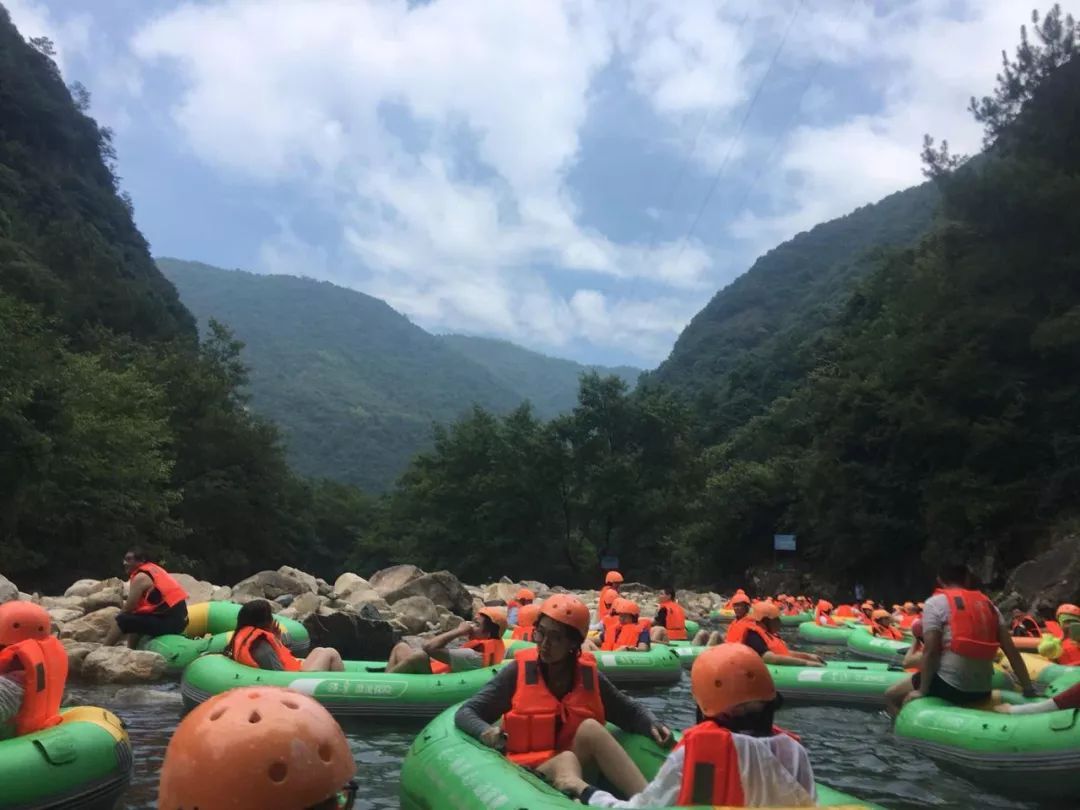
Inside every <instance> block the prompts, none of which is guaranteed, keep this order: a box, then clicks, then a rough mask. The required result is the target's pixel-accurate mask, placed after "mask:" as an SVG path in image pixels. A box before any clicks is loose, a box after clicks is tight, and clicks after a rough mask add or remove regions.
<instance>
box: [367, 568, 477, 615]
mask: <svg viewBox="0 0 1080 810" xmlns="http://www.w3.org/2000/svg"><path fill="white" fill-rule="evenodd" d="M409 596H426V597H427V598H428V599H430V600H431V601H432V602H434V603H435V604H436V605H442V606H443V607H445V608H447V609H448V610H450V611H452V612H453V613H456V614H457V615H458V616H462V617H464V618H466V619H471V618H472V616H473V598H472V596H471V595H470V594H469V592H468V591H467V590H466V589H465V586H464V585H462V584H461V583H460V582H458V578H457V577H455V576H454V575H453V574H451V573H450V572H449V571H435V572H434V573H431V574H424V575H423V576H420V577H417V578H416V579H412V580H410V581H409V582H408V583H406V584H405V585H403V586H402V587H400V588H398V589H397V590H394V591H391V592H390V593H388V594H386V601H387V602H389V603H390V604H391V605H393V604H394V603H395V602H397V601H398V600H399V599H405V598H407V597H409Z"/></svg>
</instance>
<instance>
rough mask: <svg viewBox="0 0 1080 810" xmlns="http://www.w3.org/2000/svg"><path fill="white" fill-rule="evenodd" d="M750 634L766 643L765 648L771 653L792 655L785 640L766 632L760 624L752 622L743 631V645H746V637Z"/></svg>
mask: <svg viewBox="0 0 1080 810" xmlns="http://www.w3.org/2000/svg"><path fill="white" fill-rule="evenodd" d="M750 633H755V634H757V635H758V636H760V637H761V640H762V641H764V642H765V646H766V647H768V648H769V652H771V653H776V654H777V655H791V650H790V649H788V645H787V644H785V643H784V640H783V639H782V638H780V636H774V635H773V634H772V633H770V632H769V631H768V630H766V629H765V628H764V627H762V625H761V624H760V623H759V622H756V621H754V620H753V619H751V620H750V623H749V624H748V625H747V626H746V629H745V630H744V631H743V634H742V639H741V643H743V644H745V643H746V636H747V635H749V634H750Z"/></svg>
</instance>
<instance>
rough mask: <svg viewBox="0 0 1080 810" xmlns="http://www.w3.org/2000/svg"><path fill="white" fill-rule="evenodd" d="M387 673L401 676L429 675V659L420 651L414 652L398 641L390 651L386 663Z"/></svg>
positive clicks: (404, 643)
mask: <svg viewBox="0 0 1080 810" xmlns="http://www.w3.org/2000/svg"><path fill="white" fill-rule="evenodd" d="M386 671H387V672H397V673H401V674H417V673H421V674H429V675H430V674H431V659H430V658H428V656H427V654H426V653H424V652H423V651H422V650H414V649H413V648H412V647H410V646H409V645H408V644H407V643H406V642H404V641H399V642H398V643H397V644H396V645H395V646H394V649H392V650H391V651H390V657H389V658H388V659H387V661H386Z"/></svg>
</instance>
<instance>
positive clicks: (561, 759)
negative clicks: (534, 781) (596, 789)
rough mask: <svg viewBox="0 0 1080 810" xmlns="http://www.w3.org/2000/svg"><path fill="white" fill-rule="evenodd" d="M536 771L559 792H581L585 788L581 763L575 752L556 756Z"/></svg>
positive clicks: (566, 752)
mask: <svg viewBox="0 0 1080 810" xmlns="http://www.w3.org/2000/svg"><path fill="white" fill-rule="evenodd" d="M536 770H537V772H538V773H539V774H540V775H541V776H543V777H545V778H546V779H547V780H548V781H550V782H551V784H553V785H555V788H556V789H557V790H572V791H575V792H580V791H581V790H583V789H584V788H585V784H586V783H585V780H584V779H582V778H581V762H579V761H578V758H577V756H576V755H575V754H574V752H573V751H563V752H562V753H561V754H556V755H555V756H553V757H552V758H551V759H549V760H548V761H547V762H545V763H543V764H542V765H540V766H539V767H538V768H537V769H536Z"/></svg>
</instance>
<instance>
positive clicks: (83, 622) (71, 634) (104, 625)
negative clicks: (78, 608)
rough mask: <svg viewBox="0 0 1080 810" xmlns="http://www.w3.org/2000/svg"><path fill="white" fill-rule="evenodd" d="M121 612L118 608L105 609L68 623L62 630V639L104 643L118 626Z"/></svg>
mask: <svg viewBox="0 0 1080 810" xmlns="http://www.w3.org/2000/svg"><path fill="white" fill-rule="evenodd" d="M119 612H120V608H118V607H105V608H101V609H100V610H95V611H94V612H93V613H87V614H86V615H85V616H82V617H80V618H78V619H75V620H74V621H71V622H68V623H67V624H65V625H64V626H63V627H61V628H60V638H61V639H70V640H72V641H95V642H99V643H100V642H102V641H104V640H105V637H106V636H107V635H108V634H109V631H110V630H112V628H113V627H114V626H115V625H116V615H117V614H118V613H119Z"/></svg>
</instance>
